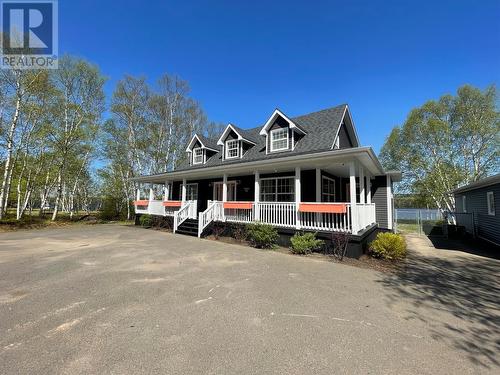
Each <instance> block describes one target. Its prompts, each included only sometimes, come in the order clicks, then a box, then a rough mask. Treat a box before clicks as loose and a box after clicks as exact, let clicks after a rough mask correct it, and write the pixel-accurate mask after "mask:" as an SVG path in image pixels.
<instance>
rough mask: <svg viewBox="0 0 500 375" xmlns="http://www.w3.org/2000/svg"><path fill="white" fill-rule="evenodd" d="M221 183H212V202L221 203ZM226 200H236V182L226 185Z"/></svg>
mask: <svg viewBox="0 0 500 375" xmlns="http://www.w3.org/2000/svg"><path fill="white" fill-rule="evenodd" d="M222 188H223V183H222V182H216V183H214V195H213V198H214V201H222ZM227 200H228V201H235V200H236V181H230V182H228V183H227Z"/></svg>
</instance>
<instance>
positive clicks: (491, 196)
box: [486, 191, 495, 216]
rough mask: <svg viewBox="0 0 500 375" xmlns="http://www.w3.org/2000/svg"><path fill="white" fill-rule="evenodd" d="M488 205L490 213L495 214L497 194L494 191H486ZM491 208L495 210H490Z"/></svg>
mask: <svg viewBox="0 0 500 375" xmlns="http://www.w3.org/2000/svg"><path fill="white" fill-rule="evenodd" d="M490 203H493V204H490ZM486 205H487V206H488V215H491V216H495V195H494V194H493V192H492V191H488V192H487V193H486ZM490 206H493V207H490ZM490 208H493V210H490Z"/></svg>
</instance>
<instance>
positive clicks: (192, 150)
mask: <svg viewBox="0 0 500 375" xmlns="http://www.w3.org/2000/svg"><path fill="white" fill-rule="evenodd" d="M216 147H217V146H216V145H214V144H213V141H210V140H209V139H208V138H205V137H203V136H199V135H197V134H195V135H194V136H193V138H192V139H191V142H189V145H188V147H187V148H186V152H187V153H188V155H189V164H190V165H203V164H205V163H206V162H207V160H208V159H210V157H211V156H212V155H214V154H216V153H217V152H219V151H218V150H217V148H216Z"/></svg>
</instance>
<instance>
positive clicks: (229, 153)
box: [226, 139, 240, 159]
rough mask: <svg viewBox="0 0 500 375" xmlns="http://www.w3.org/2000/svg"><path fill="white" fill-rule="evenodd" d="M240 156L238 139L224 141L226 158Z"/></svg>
mask: <svg viewBox="0 0 500 375" xmlns="http://www.w3.org/2000/svg"><path fill="white" fill-rule="evenodd" d="M239 156H240V141H238V140H234V139H233V140H231V141H227V142H226V159H234V158H238V157H239Z"/></svg>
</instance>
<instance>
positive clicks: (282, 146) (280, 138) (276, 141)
mask: <svg viewBox="0 0 500 375" xmlns="http://www.w3.org/2000/svg"><path fill="white" fill-rule="evenodd" d="M270 134H271V152H274V151H282V150H288V147H289V144H288V143H289V139H288V128H282V129H275V130H271V132H270Z"/></svg>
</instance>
